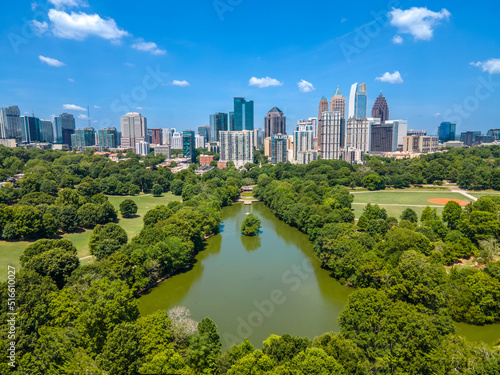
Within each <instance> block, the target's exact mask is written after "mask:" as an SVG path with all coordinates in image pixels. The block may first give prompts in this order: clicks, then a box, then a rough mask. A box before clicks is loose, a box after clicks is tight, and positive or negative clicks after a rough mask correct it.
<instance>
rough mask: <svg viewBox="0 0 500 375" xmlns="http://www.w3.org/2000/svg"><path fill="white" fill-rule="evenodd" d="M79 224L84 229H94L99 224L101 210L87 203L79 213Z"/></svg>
mask: <svg viewBox="0 0 500 375" xmlns="http://www.w3.org/2000/svg"><path fill="white" fill-rule="evenodd" d="M77 214H78V222H79V223H80V225H81V226H82V227H84V228H94V227H95V226H96V224H97V223H98V222H99V208H98V206H96V205H95V204H93V203H86V204H84V205H83V206H81V207H80V208H79V209H78V211H77Z"/></svg>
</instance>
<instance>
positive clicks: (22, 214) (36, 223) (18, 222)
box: [13, 205, 43, 238]
mask: <svg viewBox="0 0 500 375" xmlns="http://www.w3.org/2000/svg"><path fill="white" fill-rule="evenodd" d="M13 216H14V217H13V223H14V224H15V226H16V232H17V235H18V236H19V237H21V238H37V237H39V236H40V235H41V234H42V233H43V222H42V215H40V212H39V211H38V210H37V209H35V208H34V207H31V206H23V205H17V206H15V207H14V210H13Z"/></svg>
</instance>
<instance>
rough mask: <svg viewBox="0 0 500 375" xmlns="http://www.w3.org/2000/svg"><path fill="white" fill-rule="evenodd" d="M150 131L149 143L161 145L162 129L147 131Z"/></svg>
mask: <svg viewBox="0 0 500 375" xmlns="http://www.w3.org/2000/svg"><path fill="white" fill-rule="evenodd" d="M148 130H151V143H152V144H155V145H162V144H163V132H162V129H148Z"/></svg>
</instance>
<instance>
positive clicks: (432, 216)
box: [420, 206, 438, 223]
mask: <svg viewBox="0 0 500 375" xmlns="http://www.w3.org/2000/svg"><path fill="white" fill-rule="evenodd" d="M437 218H438V216H437V210H436V209H435V208H434V209H433V208H430V207H429V206H427V207H425V208H424V209H423V211H422V215H421V216H420V221H421V222H422V223H424V222H426V221H429V220H436V219H437Z"/></svg>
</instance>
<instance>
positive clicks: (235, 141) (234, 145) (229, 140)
mask: <svg viewBox="0 0 500 375" xmlns="http://www.w3.org/2000/svg"><path fill="white" fill-rule="evenodd" d="M219 134H220V141H219V142H220V160H221V161H222V162H228V161H232V162H234V165H235V166H236V167H242V166H244V165H245V164H247V163H253V149H254V143H253V139H254V132H253V131H250V130H241V131H221V132H220V133H219ZM285 146H286V145H285Z"/></svg>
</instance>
